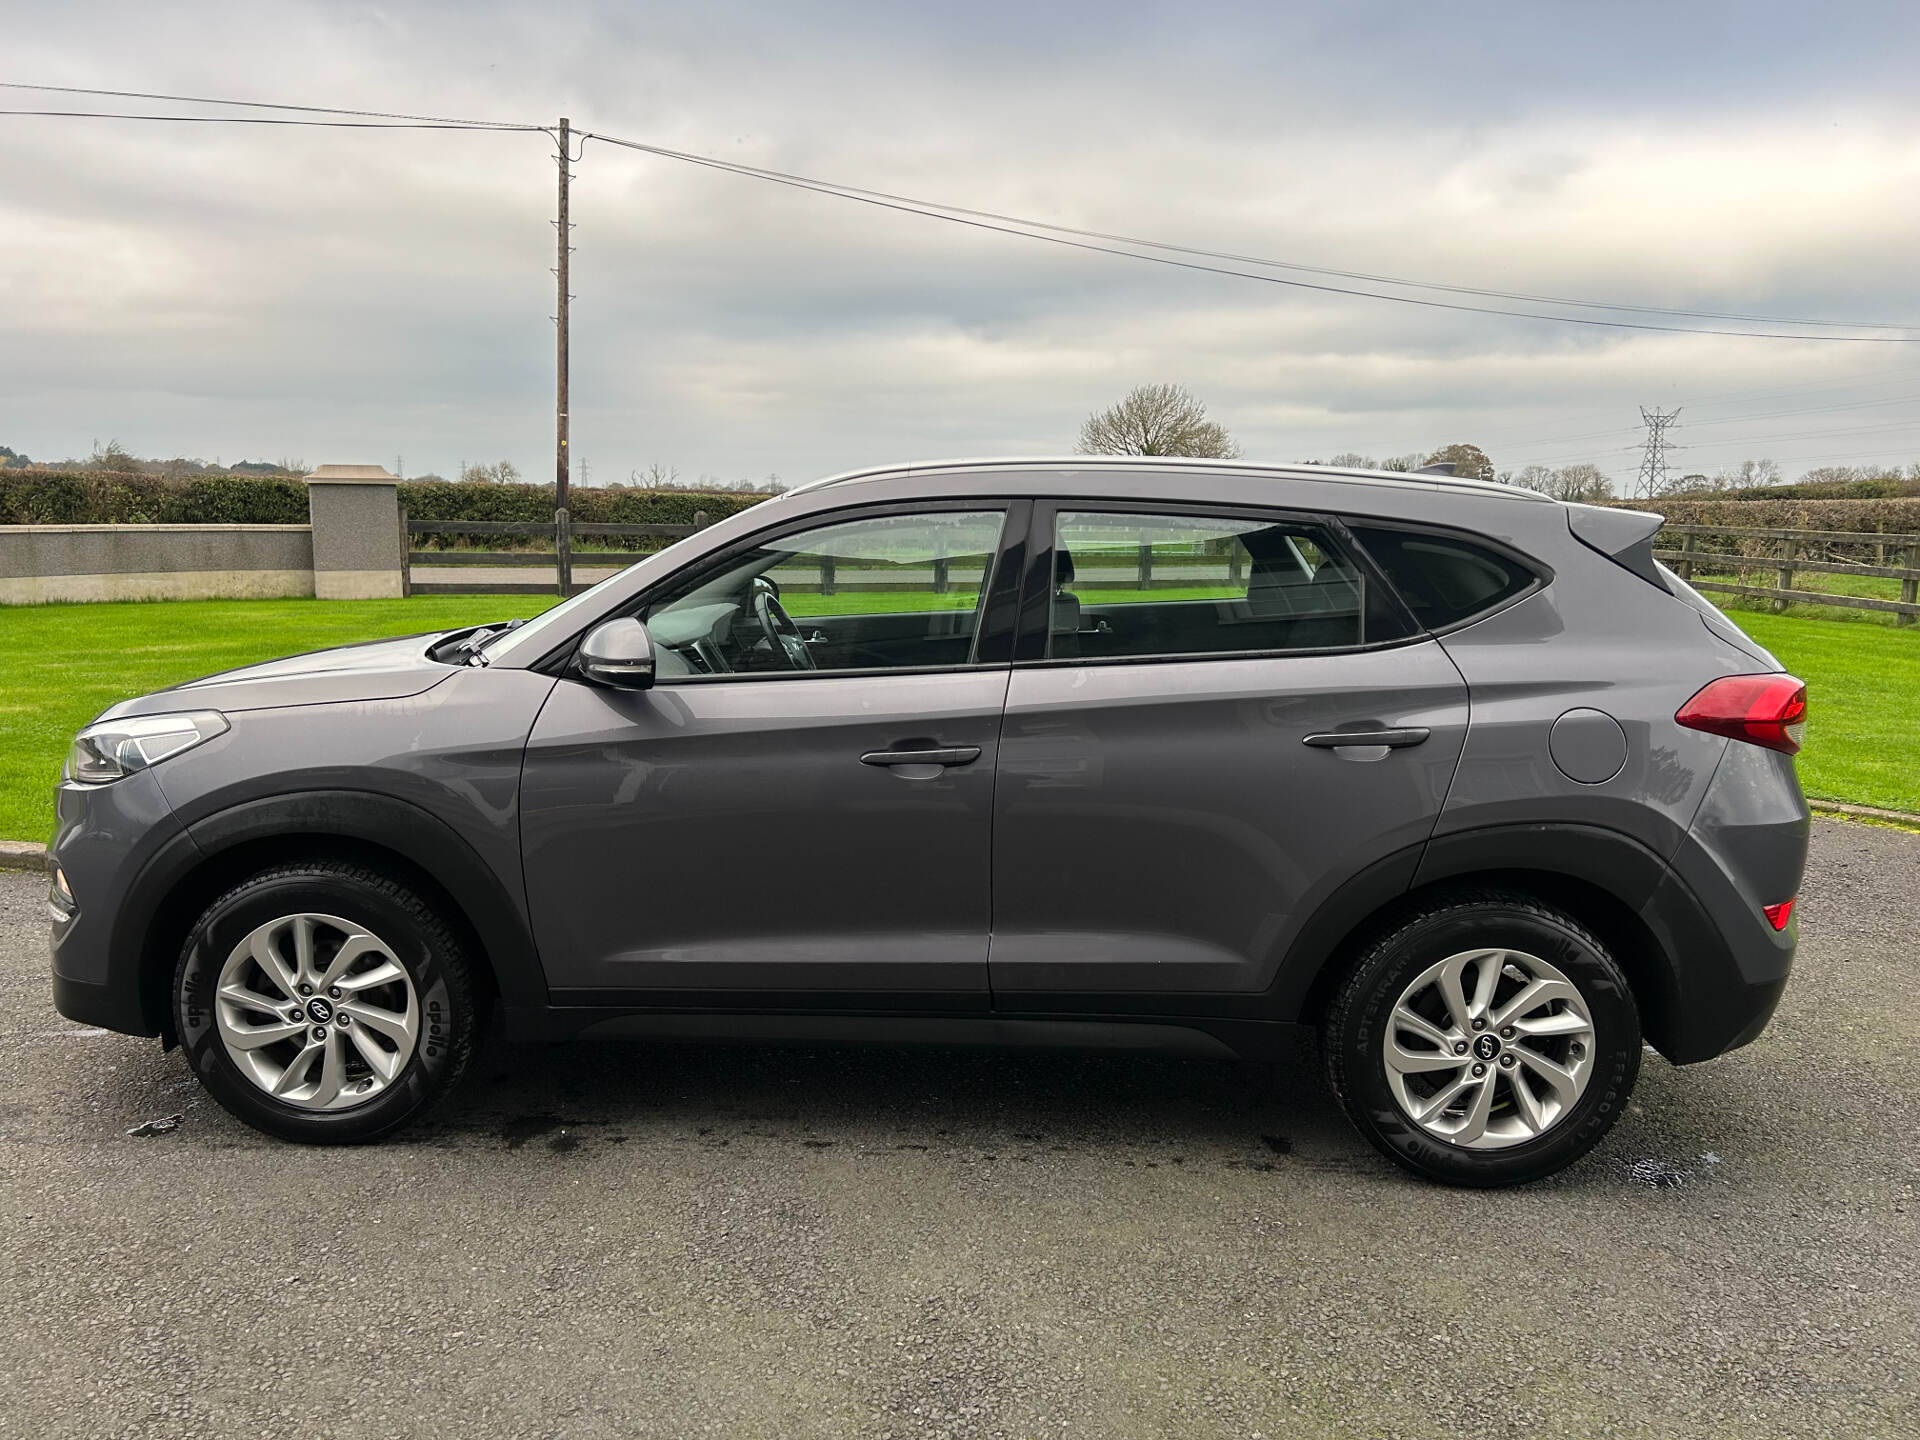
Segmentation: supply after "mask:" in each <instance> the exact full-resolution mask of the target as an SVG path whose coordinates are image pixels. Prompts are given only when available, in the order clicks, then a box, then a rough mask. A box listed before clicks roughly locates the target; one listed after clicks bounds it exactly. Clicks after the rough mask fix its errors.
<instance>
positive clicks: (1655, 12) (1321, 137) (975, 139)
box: [0, 0, 1920, 484]
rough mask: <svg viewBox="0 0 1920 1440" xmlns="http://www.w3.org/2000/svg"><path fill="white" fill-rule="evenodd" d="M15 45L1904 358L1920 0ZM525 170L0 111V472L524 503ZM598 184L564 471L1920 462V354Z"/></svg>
mask: <svg viewBox="0 0 1920 1440" xmlns="http://www.w3.org/2000/svg"><path fill="white" fill-rule="evenodd" d="M0 27H3V33H4V34H5V36H6V39H7V43H6V45H5V47H4V54H5V61H4V63H3V64H0V79H4V80H11V81H32V82H39V83H44V84H55V85H80V86H96V87H104V88H113V89H127V90H150V91H169V92H179V93H184V94H195V95H211V96H231V97H238V98H247V99H262V100H277V101H287V102H294V103H302V104H312V105H330V106H344V107H354V108H367V109H376V110H400V111H408V112H418V113H424V114H432V115H452V116H474V117H479V118H485V119H494V120H505V121H524V122H529V123H552V122H553V120H554V118H555V117H557V116H558V115H560V114H563V113H564V114H567V115H569V116H570V117H571V118H572V120H573V121H574V123H575V124H576V125H577V126H584V127H587V128H591V129H594V130H600V131H604V132H608V133H611V134H615V135H621V136H628V137H634V138H639V139H643V140H648V141H652V142H656V143H660V144H664V145H668V146H672V147H676V148H680V149H684V150H690V151H696V152H700V153H704V154H711V155H716V156H722V157H725V158H728V159H733V160H740V161H744V162H747V163H751V164H756V165H762V166H769V167H774V168H779V169H783V170H791V171H800V172H804V173H806V174H810V175H818V176H823V177H827V178H829V179H833V180H838V181H842V182H846V183H849V184H853V185H859V186H865V187H869V188H874V189H881V190H890V191H899V192H905V193H908V194H912V195H918V196H924V197H928V198H932V199H936V200H941V201H945V202H948V203H951V204H958V205H965V206H973V207H977V208H982V209H988V210H999V211H1010V212H1014V213H1018V214H1022V215H1029V216H1033V217H1036V218H1041V219H1047V220H1052V221H1056V222H1059V223H1064V224H1068V225H1077V226H1084V227H1087V228H1091V229H1098V230H1116V231H1124V232H1128V233H1132V234H1136V235H1145V236H1150V237H1154V238H1159V239H1165V240H1170V241H1174V242H1178V243H1182V244H1188V245H1195V246H1202V247H1206V248H1213V249H1221V250H1228V251H1235V252H1239V253H1244V254H1251V255H1258V256H1263V257H1271V258H1276V259H1283V260H1290V261H1297V262H1302V263H1306V264H1311V265H1321V266H1332V267H1338V268H1342V269H1349V270H1358V271H1368V272H1375V273H1381V274H1387V275H1394V276H1404V277H1411V278H1416V279H1423V280H1434V281H1442V282H1446V283H1449V284H1457V285H1467V286H1480V287H1491V288H1498V289H1502V290H1512V291H1525V292H1530V293H1539V294H1548V295H1557V296H1572V297H1586V298H1593V299H1601V300H1608V301H1619V302H1630V303H1634V304H1643V305H1652V306H1672V307H1681V308H1689V309H1704V310H1723V311H1733V312H1742V313H1764V314H1771V315H1781V316H1790V317H1816V318H1833V319H1839V320H1845V321H1861V322H1876V323H1882V324H1887V323H1896V324H1897V323H1906V324H1910V325H1915V326H1920V266H1916V263H1915V258H1914V257H1915V253H1916V247H1917V246H1920V123H1916V122H1920V87H1916V86H1915V85H1914V83H1913V57H1914V55H1915V54H1916V42H1917V41H1920V6H1916V5H1914V4H1913V3H1911V0H1906V3H1888V4H1833V5H1821V6H1808V5H1805V4H1802V3H1793V4H1788V3H1748V4H1701V5H1687V4H1681V3H1663V4H1647V5H1637V4H1630V3H1620V0H1613V3H1608V4H1604V5H1601V4H1594V3H1591V0H1587V3H1580V4H1566V5H1559V4H1550V3H1533V4H1518V3H1511V4H1501V5H1493V4H1471V3H1457V4H1449V5H1433V4H1430V3H1429V4H1368V3H1342V4H1335V3H1325V4H1319V5H1311V6H1309V5H1288V6H1279V5H1274V4H1271V3H1263V4H1254V3H1248V4H1241V5H1206V4H1200V3H1191V0H1189V3H1183V4H1180V5H1177V6H1176V5H1173V4H1160V5H1134V4H1126V3H1117V0H1106V3H1100V4H1092V3H1085V4H1081V3H1074V4H1052V5H1049V4H1036V3H1033V0H1023V3H1019V4H1007V3H1000V0H975V3H970V4H967V5H952V6H946V5H943V6H932V5H909V4H892V5H866V4H824V3H812V4H807V5H793V4H784V5H781V4H748V3H711V0H709V3H704V4H700V5H687V4H680V5H672V6H655V5H646V4H623V5H604V6H596V5H593V4H591V3H578V4H574V5H571V6H567V7H550V6H545V5H528V4H524V3H522V4H515V5H487V4H459V5H400V4H395V5H386V6H364V5H350V4H342V3H334V4H323V5H295V4H270V3H258V0H254V3H246V4H232V5H221V4H187V3H179V4H167V5H154V4H151V3H143V4H135V5H125V6H116V5H88V4H81V3H76V4H70V5H64V6H47V5H45V4H19V3H13V0H4V3H0ZM110 105H111V102H98V101H90V100H86V99H84V98H82V97H75V96H47V95H36V94H33V93H31V92H25V91H0V108H62V109H67V108H75V109H89V108H110ZM124 108H126V109H128V110H133V111H153V110H155V109H168V108H177V107H159V106H155V105H152V104H149V103H146V102H124ZM179 113H207V112H204V111H201V112H192V111H191V110H188V109H181V110H180V111H179ZM550 154H551V145H550V143H549V142H548V140H547V138H546V137H545V136H542V135H539V134H467V133H446V134H420V133H416V132H410V131H399V130H392V131H381V130H365V131H362V130H344V129H340V130H304V129H295V128H283V127H268V126H259V127H254V126H232V127H227V126H210V125H168V124H141V123H135V122H117V121H106V120H82V119H64V120H63V119H27V118H15V117H0V444H7V445H11V446H13V447H14V448H15V449H16V450H23V451H26V452H28V453H30V454H32V455H33V456H34V457H35V458H58V457H61V456H65V455H84V454H85V453H86V452H87V451H88V450H89V448H90V447H91V445H92V444H93V442H94V441H95V440H96V439H98V440H106V439H108V438H117V439H118V440H119V441H120V442H121V443H122V444H123V445H125V446H126V447H127V448H129V449H130V450H133V451H134V452H135V453H137V454H141V455H155V456H170V455H175V454H181V455H187V456H195V457H201V458H206V459H213V458H215V457H218V458H220V459H223V460H226V461H229V462H231V461H234V460H238V459H242V458H250V459H259V458H265V459H280V458H282V457H290V458H297V459H304V460H306V461H309V462H311V463H316V464H317V463H321V462H326V461H377V462H381V463H384V464H387V465H389V466H391V465H394V464H396V463H404V466H405V469H406V472H407V473H408V474H418V473H421V472H424V471H429V470H432V471H438V472H440V473H443V474H448V475H451V474H454V473H456V471H457V467H458V466H459V464H460V463H461V462H462V461H479V460H496V459H500V458H503V457H504V458H508V459H511V460H512V461H513V462H514V463H515V464H516V465H518V466H519V467H520V469H521V470H522V471H523V472H524V473H525V474H526V475H527V476H528V477H529V478H550V477H551V475H552V443H553V442H552V423H553V422H552V413H553V362H554V356H553V334H552V326H551V323H550V321H549V318H548V317H549V316H550V315H551V314H552V312H553V308H554V307H553V282H552V277H551V275H550V274H549V270H548V267H549V266H550V265H551V264H552V263H553V255H552V245H553V231H552V229H551V225H550V221H551V217H552V213H553V210H552V207H553V198H554V197H553V190H554V183H553V182H554V165H553V161H552V160H551V158H550ZM576 176H577V178H576V180H575V182H574V201H573V213H574V219H575V221H576V222H577V225H578V229H577V230H576V232H575V237H574V238H575V243H576V245H577V246H578V250H577V253H576V255H575V259H574V283H573V289H574V292H575V294H576V296H577V298H576V300H575V302H574V312H573V313H574V348H573V385H574V398H573V427H574V429H573V433H574V455H575V479H576V483H578V482H579V481H580V480H581V479H582V478H586V479H588V481H589V483H595V484H600V483H606V482H608V481H613V480H620V479H625V478H626V477H627V476H628V474H629V472H631V471H633V470H635V469H636V468H644V467H645V466H647V465H648V464H650V463H656V462H657V463H660V464H663V465H671V466H676V467H678V468H679V470H680V471H681V472H682V475H683V477H684V478H687V479H692V478H694V477H696V476H698V475H700V474H702V473H705V474H711V475H714V476H718V477H720V478H723V479H728V480H732V479H737V478H741V477H747V476H753V477H760V476H765V475H767V474H769V473H778V474H779V475H780V476H782V477H784V478H785V479H787V480H788V481H797V480H801V479H805V478H808V477H811V476H814V475H817V474H822V473H827V472H830V471H833V470H837V469H843V468H848V467H852V466H858V465H866V464H873V463H879V462H884V461H892V460H901V459H911V458H932V457H937V456H952V455H986V454H1009V453H1010V454H1036V453H1047V454H1052V453H1061V452H1064V451H1067V450H1069V449H1071V447H1072V443H1073V440H1074V437H1075V435H1076V433H1077V430H1078V427H1079V424H1080V422H1081V420H1082V419H1083V417H1084V416H1085V415H1086V414H1087V412H1088V411H1090V410H1092V409H1094V408H1096V407H1098V406H1101V405H1104V404H1106V403H1108V402H1110V401H1111V400H1113V399H1115V398H1117V397H1118V396H1119V395H1120V394H1121V393H1123V392H1124V391H1125V390H1127V389H1128V388H1129V387H1131V386H1133V385H1135V384H1139V383H1142V382H1147V381H1156V380H1172V381H1178V382H1180V383H1183V384H1185V385H1187V386H1188V387H1189V388H1191V389H1192V390H1193V391H1195V393H1197V394H1198V395H1199V396H1200V397H1201V398H1202V399H1203V400H1205V401H1206V402H1207V404H1208V405H1209V407H1210V409H1211V411H1212V414H1213V416H1214V418H1216V419H1218V420H1220V421H1221V422H1222V423H1224V424H1225V425H1226V426H1227V427H1228V428H1229V429H1230V430H1231V431H1232V432H1233V434H1234V435H1235V436H1236V437H1238V438H1239V439H1240V440H1241V441H1242V443H1243V444H1244V445H1245V447H1246V451H1247V453H1248V455H1249V456H1250V457H1253V458H1256V459H1264V460H1275V461H1288V460H1299V459H1310V458H1316V457H1325V456H1328V455H1331V454H1333V453H1335V452H1339V451H1347V450H1358V451H1363V452H1367V453H1370V454H1376V455H1382V456H1385V455H1392V454H1397V453H1401V452H1405V451H1411V450H1415V449H1430V448H1432V447H1435V446H1438V445H1441V444H1445V443H1448V442H1451V441H1456V440H1470V441H1473V442H1475V443H1477V444H1479V445H1480V446H1481V447H1482V448H1484V449H1485V450H1486V451H1487V452H1488V453H1489V454H1490V455H1491V456H1492V457H1493V459H1494V462H1495V464H1496V465H1497V466H1499V468H1501V469H1503V470H1505V469H1518V468H1519V467H1520V466H1522V465H1524V464H1527V463H1529V462H1541V463H1548V464H1555V465H1558V464H1565V463H1569V462H1572V461H1579V460H1591V461H1594V462H1596V463H1599V464H1601V465H1602V466H1603V467H1604V468H1606V469H1607V470H1608V471H1609V472H1610V473H1612V474H1614V475H1615V476H1616V478H1618V479H1621V480H1623V481H1625V480H1627V479H1630V478H1631V476H1632V474H1633V472H1634V469H1635V466H1636V463H1637V455H1636V453H1635V450H1634V448H1633V447H1634V446H1635V444H1636V439H1637V436H1638V434H1639V429H1640V427H1639V413H1638V407H1639V406H1641V405H1659V406H1664V407H1672V406H1675V405H1679V406H1682V407H1683V415H1682V425H1681V427H1680V428H1679V429H1678V430H1677V431H1676V432H1675V436H1676V438H1677V439H1678V440H1680V441H1681V442H1683V443H1684V444H1685V445H1687V446H1688V447H1689V448H1688V449H1686V450H1685V451H1684V452H1682V453H1681V454H1680V455H1678V456H1676V464H1677V465H1679V466H1680V467H1682V468H1683V469H1686V470H1696V469H1697V470H1705V471H1712V470H1714V469H1716V468H1718V467H1719V466H1721V465H1723V464H1729V463H1733V462H1737V461H1739V460H1740V459H1743V458H1746V457H1760V456H1769V457H1772V458H1774V459H1776V460H1778V461H1779V462H1780V464H1781V466H1782V468H1783V469H1784V470H1785V471H1786V472H1787V474H1788V475H1789V476H1794V475H1798V474H1799V473H1800V472H1801V471H1802V470H1804V469H1806V468H1807V467H1809V466H1811V465H1817V464H1823V463H1848V464H1857V463H1862V462H1867V461H1895V462H1906V461H1911V460H1916V459H1920V345H1903V344H1834V343H1816V342H1810V341H1798V342H1791V343H1789V342H1783V341H1768V340H1756V339H1735V338H1728V337H1719V336H1704V335H1674V334H1657V333H1637V332H1633V331H1625V330H1606V329H1597V328H1584V327H1575V326H1567V325H1557V324H1549V323H1544V322H1541V321H1538V320H1530V319H1512V318H1500V317H1492V316H1483V315H1470V314H1460V313H1455V312H1450V311H1445V310H1433V309H1419V308H1415V307H1412V306H1406V305H1399V304H1389V303H1384V302H1381V301H1377V300H1367V299H1352V298H1345V297H1340V296H1333V295H1325V294H1315V293H1313V292H1310V291H1304V290H1294V289H1288V288H1285V287H1282V286H1278V285H1270V284H1261V283H1254V282H1251V281H1247V280H1240V279H1233V278H1228V277H1222V276H1215V275H1206V274H1196V273H1191V272H1187V271H1182V270H1177V269H1171V268H1166V267H1163V266H1157V265H1148V264H1141V263H1138V262H1135V261H1131V260H1123V259H1115V258H1110V257H1107V256H1103V255H1094V254H1086V253H1080V252H1076V251H1073V250H1068V249H1064V248H1061V247H1058V246H1053V245H1046V244H1038V243H1034V242H1032V241H1028V240H1021V239H1011V238H1006V237H1002V236H998V235H992V234H986V233H982V232H979V231H976V230H968V229H964V228H962V227H959V226H955V225H949V224H942V223H938V222H935V221H930V220H927V219H923V218H919V217H916V216H911V215H901V214H896V213H891V212H888V211H884V210H877V209H873V208H871V207H867V206H862V205H857V204H851V203H848V202H846V201H843V200H837V199H829V198H823V197H820V196H817V195H812V194H807V193H803V192H798V191H795V190H791V189H787V188H783V187H780V186H776V185H771V184H766V183H763V182H758V181H753V180H746V179H740V178H736V177H733V176H729V175H725V174H720V173H716V172H713V171H709V170H703V169H698V168H695V167H692V166H687V165H684V164H680V163H677V162H674V161H670V160H664V159H658V158H654V157H650V156H645V155H639V154H635V153H632V152H629V151H623V150H618V149H615V148H612V147H611V146H608V145H604V144H593V143H590V144H588V145H587V147H586V149H585V153H584V156H583V158H582V160H581V161H580V163H579V165H578V167H577V171H576ZM1336 283H1338V282H1336ZM1591 313H1596V314H1598V313H1601V312H1591ZM1615 318H1632V317H1618V316H1616V317H1615ZM1640 318H1642V319H1649V318H1650V319H1652V320H1653V321H1654V322H1655V323H1677V324H1697V325H1710V324H1712V323H1714V322H1707V321H1686V320H1680V321H1672V322H1660V320H1659V317H1640ZM1877 333H1886V334H1901V333H1905V334H1908V335H1913V336H1916V337H1920V329H1915V330H1910V331H1906V332H1899V331H1891V332H1886V331H1883V332H1877ZM401 457H404V459H403V460H402V459H401ZM582 472H585V474H584V477H583V473H582Z"/></svg>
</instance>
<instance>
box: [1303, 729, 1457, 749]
mask: <svg viewBox="0 0 1920 1440" xmlns="http://www.w3.org/2000/svg"><path fill="white" fill-rule="evenodd" d="M1432 733H1433V732H1432V731H1430V730H1428V729H1427V728H1426V727H1425V726H1423V725H1408V726H1406V727H1404V728H1402V729H1399V730H1329V731H1325V732H1323V733H1321V734H1318V735H1309V736H1307V737H1306V738H1304V739H1303V740H1301V742H1300V743H1301V744H1302V745H1312V746H1315V747H1317V748H1318V749H1321V750H1339V749H1342V748H1344V747H1345V746H1348V745H1385V746H1386V747H1387V748H1388V749H1390V750H1403V749H1405V748H1406V747H1407V746H1409V745H1418V744H1419V743H1420V742H1421V741H1422V740H1425V739H1426V738H1427V736H1428V735H1430V734H1432Z"/></svg>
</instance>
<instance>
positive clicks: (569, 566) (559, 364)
mask: <svg viewBox="0 0 1920 1440" xmlns="http://www.w3.org/2000/svg"><path fill="white" fill-rule="evenodd" d="M571 129H572V127H571V126H570V125H569V123H568V121H567V117H566V116H564V115H562V116H561V117H560V154H559V156H558V157H557V159H558V161H559V165H560V218H559V220H558V221H556V222H555V227H556V229H557V230H558V232H559V254H558V258H557V263H556V264H555V265H554V268H553V273H554V275H555V276H556V277H557V278H558V279H559V281H560V301H559V311H558V313H557V314H555V316H554V317H553V323H554V331H555V341H556V350H555V360H556V364H555V374H556V379H557V384H556V387H555V391H556V393H555V401H554V412H553V507H554V508H553V549H554V571H555V579H556V581H557V582H558V584H559V587H560V594H561V597H562V598H563V599H564V598H565V597H566V596H567V595H568V594H570V593H572V590H573V535H572V529H573V525H572V517H571V515H570V514H569V513H568V510H567V503H568V497H567V468H568V467H567V300H568V299H569V296H568V295H567V257H568V256H569V255H571V254H572V252H573V246H572V245H570V244H569V243H568V241H569V240H570V239H571V238H572V232H573V226H572V224H571V223H570V222H569V221H568V219H567V181H568V179H570V178H571V172H572V156H573V151H572V149H571V145H572V140H571V138H570V137H571Z"/></svg>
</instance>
